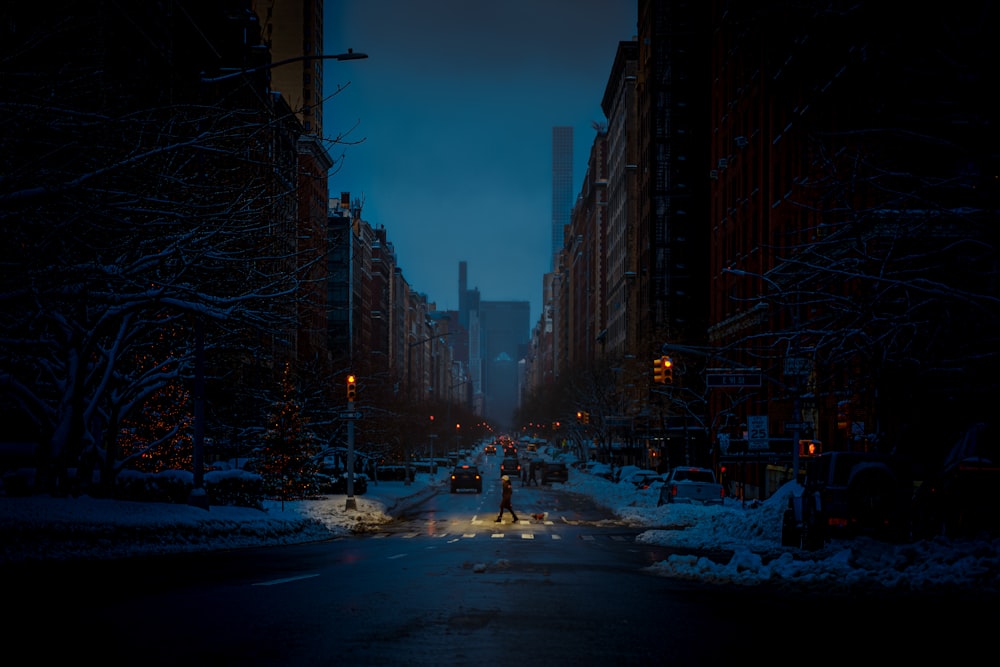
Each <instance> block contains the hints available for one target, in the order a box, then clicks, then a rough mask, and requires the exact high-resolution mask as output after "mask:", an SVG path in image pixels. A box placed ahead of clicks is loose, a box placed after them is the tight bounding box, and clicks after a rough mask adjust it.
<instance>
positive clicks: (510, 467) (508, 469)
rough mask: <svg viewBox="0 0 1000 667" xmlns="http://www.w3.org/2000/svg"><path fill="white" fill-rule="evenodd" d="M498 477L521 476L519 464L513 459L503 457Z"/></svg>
mask: <svg viewBox="0 0 1000 667" xmlns="http://www.w3.org/2000/svg"><path fill="white" fill-rule="evenodd" d="M500 475H501V476H503V475H510V476H512V477H520V476H521V463H520V461H518V460H517V459H515V458H512V457H509V456H508V457H505V458H504V460H503V461H501V462H500Z"/></svg>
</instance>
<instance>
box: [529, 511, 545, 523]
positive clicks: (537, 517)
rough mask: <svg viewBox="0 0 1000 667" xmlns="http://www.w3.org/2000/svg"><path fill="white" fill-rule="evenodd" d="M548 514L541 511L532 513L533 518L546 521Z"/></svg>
mask: <svg viewBox="0 0 1000 667" xmlns="http://www.w3.org/2000/svg"><path fill="white" fill-rule="evenodd" d="M548 515H549V513H548V512H540V513H538V514H532V515H531V518H532V519H535V520H536V521H544V520H545V517H547V516H548Z"/></svg>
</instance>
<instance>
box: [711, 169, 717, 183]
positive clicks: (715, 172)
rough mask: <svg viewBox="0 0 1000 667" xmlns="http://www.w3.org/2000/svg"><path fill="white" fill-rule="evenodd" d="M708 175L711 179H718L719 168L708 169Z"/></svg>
mask: <svg viewBox="0 0 1000 667" xmlns="http://www.w3.org/2000/svg"><path fill="white" fill-rule="evenodd" d="M708 177H709V178H711V179H712V180H713V181H717V180H719V170H718V169H711V170H709V172H708Z"/></svg>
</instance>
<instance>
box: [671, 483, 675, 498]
mask: <svg viewBox="0 0 1000 667" xmlns="http://www.w3.org/2000/svg"><path fill="white" fill-rule="evenodd" d="M670 495H672V496H674V497H676V496H677V486H676V485H675V486H671V487H670Z"/></svg>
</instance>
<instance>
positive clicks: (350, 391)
mask: <svg viewBox="0 0 1000 667" xmlns="http://www.w3.org/2000/svg"><path fill="white" fill-rule="evenodd" d="M356 386H357V385H356V384H355V377H354V375H353V374H352V375H348V376H347V410H348V412H353V411H354V396H355V391H356V389H355V388H356ZM345 509H349V510H356V509H358V502H357V501H356V500H355V499H354V420H353V419H348V420H347V506H346V508H345Z"/></svg>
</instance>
